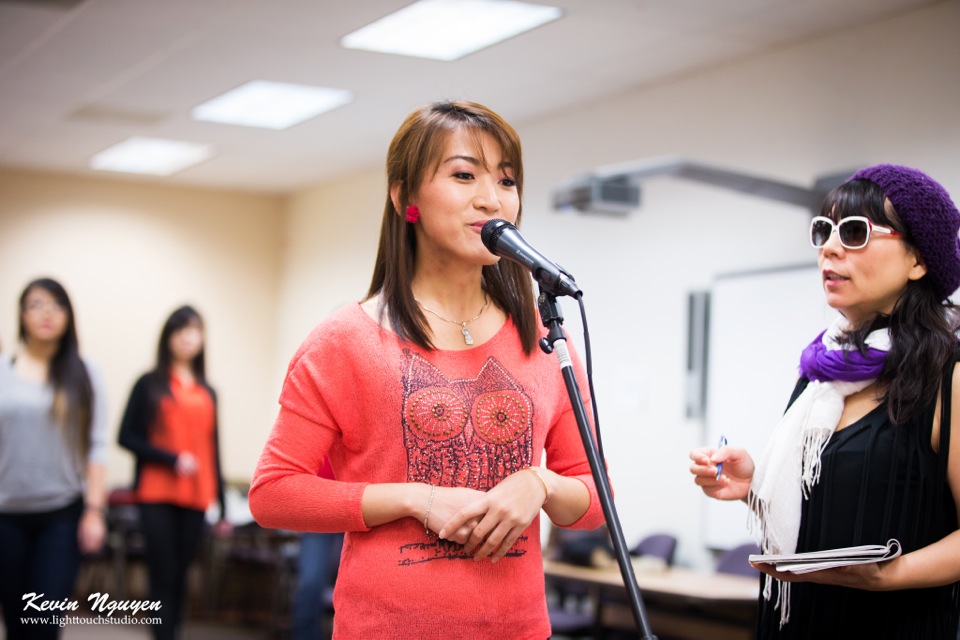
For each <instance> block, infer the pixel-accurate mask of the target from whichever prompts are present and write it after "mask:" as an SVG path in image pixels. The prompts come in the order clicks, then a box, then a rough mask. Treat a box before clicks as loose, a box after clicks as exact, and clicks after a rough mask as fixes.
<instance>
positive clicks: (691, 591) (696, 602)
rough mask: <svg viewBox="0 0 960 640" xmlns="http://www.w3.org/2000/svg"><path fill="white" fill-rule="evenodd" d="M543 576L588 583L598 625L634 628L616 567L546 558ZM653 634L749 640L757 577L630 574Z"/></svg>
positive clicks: (670, 571)
mask: <svg viewBox="0 0 960 640" xmlns="http://www.w3.org/2000/svg"><path fill="white" fill-rule="evenodd" d="M543 568H544V573H545V574H546V576H547V577H555V578H562V579H565V580H574V581H578V582H582V583H584V584H587V585H589V586H591V587H593V589H592V591H593V594H594V604H595V606H596V612H597V624H598V627H602V628H617V629H636V628H637V625H636V621H635V620H634V618H633V609H632V607H631V606H630V602H629V600H628V599H627V590H626V588H625V587H624V586H623V577H622V576H621V574H620V570H619V568H617V567H613V568H596V567H585V566H579V565H573V564H568V563H565V562H558V561H555V560H546V561H544V564H543ZM635 575H636V578H637V586H638V587H639V589H640V595H641V597H642V599H643V604H644V608H645V610H646V612H647V619H648V621H649V622H650V627H651V629H652V631H653V633H654V634H657V635H660V634H662V635H664V636H667V635H669V636H670V637H677V638H710V639H711V640H752V639H753V638H754V635H755V627H756V616H757V596H758V593H759V588H760V579H759V578H754V577H746V576H739V575H731V574H723V573H707V572H703V571H695V570H692V569H686V568H683V567H668V568H664V569H660V570H656V569H653V570H644V571H636V572H635Z"/></svg>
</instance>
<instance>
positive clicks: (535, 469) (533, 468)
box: [523, 467, 550, 504]
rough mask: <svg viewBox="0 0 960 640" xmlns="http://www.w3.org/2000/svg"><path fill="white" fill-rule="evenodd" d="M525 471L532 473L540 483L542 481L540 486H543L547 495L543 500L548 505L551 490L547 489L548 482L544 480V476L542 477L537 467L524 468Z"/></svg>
mask: <svg viewBox="0 0 960 640" xmlns="http://www.w3.org/2000/svg"><path fill="white" fill-rule="evenodd" d="M523 470H524V471H529V472H531V473H532V474H533V475H535V476H537V480H539V481H540V484H542V485H543V491H544V493H546V494H547V497H546V498H544V499H543V503H544V504H546V503H547V500H549V499H550V489H548V488H547V483H546V481H545V480H544V479H543V476H542V475H540V471H539V470H537V468H536V467H524V468H523Z"/></svg>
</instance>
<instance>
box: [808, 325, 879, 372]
mask: <svg viewBox="0 0 960 640" xmlns="http://www.w3.org/2000/svg"><path fill="white" fill-rule="evenodd" d="M825 333H826V331H822V332H821V333H820V335H819V336H817V337H816V338H815V339H814V341H813V342H811V343H810V344H809V345H807V348H806V349H804V350H803V353H801V354H800V375H802V376H803V377H805V378H808V379H810V380H817V381H818V382H828V381H831V380H840V381H842V382H859V381H860V380H870V379H873V378H878V377H879V376H880V372H881V371H882V370H883V363H884V362H885V361H886V359H887V352H886V351H881V350H880V349H874V348H872V347H867V353H866V355H864V354H862V353H860V352H859V351H857V350H856V349H849V350H848V349H827V346H826V345H825V344H824V343H823V335H824V334H825Z"/></svg>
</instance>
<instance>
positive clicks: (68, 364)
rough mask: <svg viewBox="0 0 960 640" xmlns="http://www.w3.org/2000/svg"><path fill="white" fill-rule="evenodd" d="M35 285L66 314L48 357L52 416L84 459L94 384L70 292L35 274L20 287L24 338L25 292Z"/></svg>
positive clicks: (23, 333) (23, 339) (23, 338)
mask: <svg viewBox="0 0 960 640" xmlns="http://www.w3.org/2000/svg"><path fill="white" fill-rule="evenodd" d="M34 289H43V290H44V291H46V292H47V293H49V294H50V295H51V296H53V299H54V300H56V301H57V305H59V306H60V308H61V309H63V311H64V313H66V314H67V325H66V327H65V329H64V331H63V335H62V336H61V337H60V343H59V344H58V345H57V351H56V353H54V354H53V358H51V360H50V374H49V375H50V383H51V384H52V385H53V407H52V412H53V417H54V419H55V420H56V421H57V422H58V423H60V425H61V426H62V427H63V429H64V433H65V434H66V436H67V441H68V442H69V443H70V445H71V446H72V447H73V449H74V451H75V452H77V453H78V456H79V459H80V460H81V461H82V460H84V459H86V457H87V453H88V452H89V451H90V429H91V425H92V421H93V384H92V383H91V381H90V374H89V372H88V371H87V367H86V365H85V364H84V363H83V360H82V359H81V358H80V344H79V340H78V339H77V326H76V321H75V320H74V316H73V305H72V304H71V303H70V296H68V295H67V291H66V289H64V288H63V285H61V284H60V283H59V282H57V281H56V280H53V279H52V278H38V279H37V280H34V281H32V282H30V283H29V284H28V285H27V286H26V287H24V288H23V293H21V294H20V332H19V335H20V339H21V340H22V341H23V342H26V341H27V329H26V327H25V326H24V323H23V316H24V314H25V313H26V311H27V296H28V295H29V294H30V292H31V291H33V290H34Z"/></svg>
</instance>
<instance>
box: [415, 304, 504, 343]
mask: <svg viewBox="0 0 960 640" xmlns="http://www.w3.org/2000/svg"><path fill="white" fill-rule="evenodd" d="M414 300H417V299H416V298H414ZM417 304H418V305H420V306H421V307H423V310H424V311H429V312H430V313H432V314H433V315H435V316H437V317H438V318H440V319H441V320H443V321H444V322H450V323H452V324H458V325H460V333H462V334H463V342H464V344H467V345H471V344H473V336H472V335H470V329H467V323H468V322H473V321H474V320H476V319H477V318H479V317H480V316H482V315H483V312H484V311H486V310H487V305H489V304H490V298H488V297H487V294H486V293H484V294H483V307H481V308H480V313H478V314H477V315H475V316H473V317H472V318H470V319H469V320H448V319H447V318H444V317H443V316H442V315H440V314H439V313H437V312H436V311H434V310H433V309H431V308H430V307H428V306H427V305H425V304H423V303H422V302H420V301H419V300H417Z"/></svg>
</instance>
